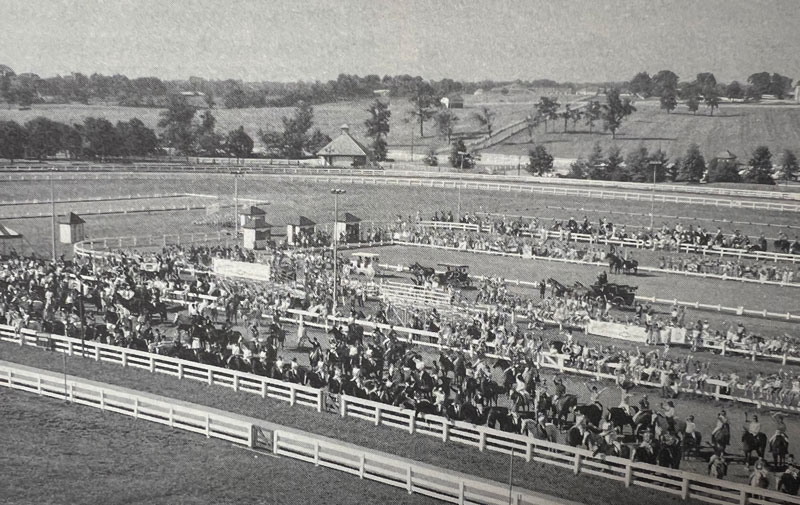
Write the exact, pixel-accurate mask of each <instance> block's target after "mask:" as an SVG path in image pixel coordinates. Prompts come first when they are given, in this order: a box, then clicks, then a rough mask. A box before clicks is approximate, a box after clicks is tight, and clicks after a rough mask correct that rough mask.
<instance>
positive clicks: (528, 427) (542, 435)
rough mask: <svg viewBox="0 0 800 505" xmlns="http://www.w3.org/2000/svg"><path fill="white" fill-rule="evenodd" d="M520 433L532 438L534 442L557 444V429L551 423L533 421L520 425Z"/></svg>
mask: <svg viewBox="0 0 800 505" xmlns="http://www.w3.org/2000/svg"><path fill="white" fill-rule="evenodd" d="M521 431H522V433H524V434H527V435H529V436H532V437H533V438H534V439H535V440H546V441H548V442H554V443H555V442H558V429H557V428H556V427H555V425H554V424H553V423H545V424H542V423H540V422H538V421H534V420H533V419H529V420H526V421H524V422H523V423H522V430H521Z"/></svg>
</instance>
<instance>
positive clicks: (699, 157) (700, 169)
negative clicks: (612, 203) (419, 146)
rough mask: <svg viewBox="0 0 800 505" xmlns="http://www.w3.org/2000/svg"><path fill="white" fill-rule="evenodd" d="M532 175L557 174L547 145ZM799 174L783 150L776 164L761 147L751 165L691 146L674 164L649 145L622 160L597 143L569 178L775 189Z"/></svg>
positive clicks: (615, 150) (535, 157)
mask: <svg viewBox="0 0 800 505" xmlns="http://www.w3.org/2000/svg"><path fill="white" fill-rule="evenodd" d="M528 170H529V171H530V172H532V173H536V174H538V175H544V173H547V172H549V171H551V170H552V157H551V156H549V154H547V152H546V150H545V148H544V146H541V145H538V146H536V147H535V148H534V149H533V150H531V152H530V162H529V166H528ZM798 175H800V166H798V161H797V156H796V155H795V153H794V152H793V151H792V150H791V149H784V150H783V152H782V153H781V157H780V159H779V160H777V162H773V155H772V153H771V152H770V150H769V148H768V147H766V146H758V147H756V148H755V149H754V150H753V152H752V153H751V155H750V158H749V159H748V161H747V162H746V163H740V162H738V161H737V160H736V159H726V158H716V157H715V158H712V159H711V160H709V161H706V158H705V157H704V156H703V154H702V153H701V151H700V147H699V146H698V145H697V144H690V145H689V147H688V148H687V150H686V153H685V154H684V155H683V156H681V157H678V158H675V159H673V160H670V159H669V157H668V156H667V155H666V153H665V152H664V151H662V150H660V149H659V150H656V151H652V152H651V151H648V149H647V148H646V147H645V146H640V147H639V148H637V149H634V150H632V151H629V152H628V153H626V155H625V156H623V154H622V151H621V150H620V148H619V147H617V146H612V147H610V148H609V149H608V151H607V152H605V153H604V152H603V150H602V148H601V147H600V144H599V143H597V144H595V145H594V147H593V148H592V151H591V152H590V153H589V154H588V155H587V156H586V157H581V158H580V159H578V160H577V161H576V162H574V163H572V165H571V166H570V169H569V172H568V174H567V177H569V178H573V179H591V180H603V181H620V182H653V181H654V180H655V182H665V181H669V182H691V183H699V182H748V183H754V184H775V183H776V182H788V181H796V180H797V179H798Z"/></svg>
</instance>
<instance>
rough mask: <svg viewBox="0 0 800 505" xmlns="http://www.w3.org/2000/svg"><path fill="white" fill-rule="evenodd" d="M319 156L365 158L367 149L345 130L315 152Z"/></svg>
mask: <svg viewBox="0 0 800 505" xmlns="http://www.w3.org/2000/svg"><path fill="white" fill-rule="evenodd" d="M317 155H321V156H367V149H366V148H365V147H364V146H363V145H362V144H361V142H359V141H358V140H356V139H355V138H353V136H352V135H350V132H349V131H347V130H346V129H344V128H343V129H342V134H341V135H339V136H338V137H336V138H335V139H333V140H331V141H330V143H329V144H328V145H326V146H325V147H323V148H322V149H320V150H319V151H317Z"/></svg>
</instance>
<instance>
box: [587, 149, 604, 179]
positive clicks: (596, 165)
mask: <svg viewBox="0 0 800 505" xmlns="http://www.w3.org/2000/svg"><path fill="white" fill-rule="evenodd" d="M606 166H607V164H606V160H605V159H604V158H603V148H601V147H600V143H599V142H595V143H594V146H592V150H591V152H590V153H589V156H588V157H587V158H586V168H587V173H586V175H587V177H589V179H593V180H604V179H607V178H608V173H607V171H606Z"/></svg>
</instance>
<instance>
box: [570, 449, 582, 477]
mask: <svg viewBox="0 0 800 505" xmlns="http://www.w3.org/2000/svg"><path fill="white" fill-rule="evenodd" d="M581 461H583V456H581V454H580V453H579V452H576V453H575V463H574V464H573V466H572V472H573V473H574V474H575V475H578V474H579V473H581Z"/></svg>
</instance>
